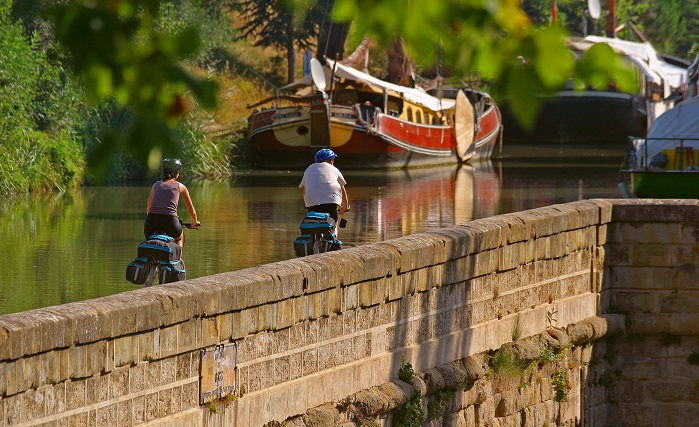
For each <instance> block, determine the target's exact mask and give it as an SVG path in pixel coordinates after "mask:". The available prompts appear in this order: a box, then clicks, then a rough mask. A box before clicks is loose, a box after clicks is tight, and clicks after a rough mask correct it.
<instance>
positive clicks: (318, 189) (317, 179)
mask: <svg viewBox="0 0 699 427" xmlns="http://www.w3.org/2000/svg"><path fill="white" fill-rule="evenodd" d="M341 185H347V182H346V181H345V178H344V177H343V176H342V173H341V172H340V170H339V169H338V168H336V167H335V166H333V165H331V164H330V163H328V162H320V163H313V164H312V165H310V166H309V167H307V168H306V171H305V172H304V173H303V179H302V180H301V184H299V188H304V187H306V194H305V195H304V198H303V201H304V203H305V204H306V207H310V206H315V205H323V204H326V203H335V204H336V205H342V187H341Z"/></svg>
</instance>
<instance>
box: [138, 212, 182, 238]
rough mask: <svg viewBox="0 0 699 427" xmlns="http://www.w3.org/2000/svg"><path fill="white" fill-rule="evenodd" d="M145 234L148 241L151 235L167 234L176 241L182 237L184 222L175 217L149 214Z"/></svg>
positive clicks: (144, 228) (144, 226) (144, 225)
mask: <svg viewBox="0 0 699 427" xmlns="http://www.w3.org/2000/svg"><path fill="white" fill-rule="evenodd" d="M143 234H144V235H145V236H146V240H148V237H150V235H151V234H167V235H168V236H170V237H173V238H175V239H176V238H178V237H180V236H181V235H182V220H181V219H180V218H179V217H176V216H173V215H163V214H148V216H147V217H146V223H145V224H143Z"/></svg>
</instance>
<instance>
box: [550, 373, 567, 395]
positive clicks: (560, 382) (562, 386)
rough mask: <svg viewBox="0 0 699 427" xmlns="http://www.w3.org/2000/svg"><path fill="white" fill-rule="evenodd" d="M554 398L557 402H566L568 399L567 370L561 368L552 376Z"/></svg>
mask: <svg viewBox="0 0 699 427" xmlns="http://www.w3.org/2000/svg"><path fill="white" fill-rule="evenodd" d="M551 382H552V384H553V391H554V399H555V400H556V402H564V401H566V400H568V379H567V378H566V372H565V371H564V370H560V371H558V372H556V373H555V374H553V378H552V381H551Z"/></svg>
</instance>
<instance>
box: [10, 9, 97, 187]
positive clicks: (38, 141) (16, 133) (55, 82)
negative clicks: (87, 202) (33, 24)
mask: <svg viewBox="0 0 699 427" xmlns="http://www.w3.org/2000/svg"><path fill="white" fill-rule="evenodd" d="M11 6H12V2H11V1H10V0H0V117H2V118H3V119H2V121H0V144H1V146H2V149H1V150H0V194H2V195H17V194H26V193H30V192H35V191H42V190H51V189H57V190H60V191H62V190H65V189H70V188H75V187H77V186H78V185H80V184H81V182H82V175H83V171H84V160H83V152H82V147H81V145H80V142H79V141H77V140H76V139H75V135H74V133H73V130H74V129H75V127H76V125H77V123H78V122H79V120H80V117H79V115H78V113H77V111H78V109H79V103H78V101H77V100H78V99H79V92H78V91H77V89H76V87H75V86H74V85H72V84H71V83H70V81H69V80H68V78H67V76H66V73H65V71H64V69H63V68H62V66H61V63H60V62H58V61H56V62H54V63H52V62H50V61H49V60H48V59H47V57H46V56H45V55H44V54H43V53H42V52H41V51H40V49H39V48H38V45H39V40H38V39H37V38H35V37H34V38H28V37H27V36H25V34H24V29H23V27H22V26H21V25H20V24H18V23H15V22H12V19H11V18H10V9H11Z"/></svg>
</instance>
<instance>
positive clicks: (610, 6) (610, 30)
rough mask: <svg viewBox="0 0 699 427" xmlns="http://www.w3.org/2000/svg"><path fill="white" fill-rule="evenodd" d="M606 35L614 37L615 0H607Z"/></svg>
mask: <svg viewBox="0 0 699 427" xmlns="http://www.w3.org/2000/svg"><path fill="white" fill-rule="evenodd" d="M606 33H607V37H609V38H615V37H616V0H607V26H606Z"/></svg>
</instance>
